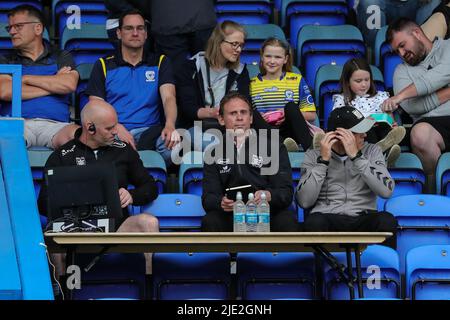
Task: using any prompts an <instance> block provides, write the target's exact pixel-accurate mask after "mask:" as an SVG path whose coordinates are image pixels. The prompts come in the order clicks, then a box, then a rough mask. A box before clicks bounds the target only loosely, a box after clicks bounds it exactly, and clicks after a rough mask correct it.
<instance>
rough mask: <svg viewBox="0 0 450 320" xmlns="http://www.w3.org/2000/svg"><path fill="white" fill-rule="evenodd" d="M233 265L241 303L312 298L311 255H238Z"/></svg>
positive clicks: (287, 253) (313, 278)
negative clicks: (242, 301)
mask: <svg viewBox="0 0 450 320" xmlns="http://www.w3.org/2000/svg"><path fill="white" fill-rule="evenodd" d="M236 264H237V278H238V292H239V295H240V296H241V297H242V299H244V300H268V299H313V298H314V294H315V292H314V285H315V277H314V255H313V254H312V253H309V252H301V253H293V252H282V253H270V252H258V253H256V252H255V253H253V252H251V253H247V252H246V253H238V254H237V257H236Z"/></svg>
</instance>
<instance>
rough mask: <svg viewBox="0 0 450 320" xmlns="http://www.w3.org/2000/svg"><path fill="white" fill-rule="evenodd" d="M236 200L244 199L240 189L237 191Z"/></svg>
mask: <svg viewBox="0 0 450 320" xmlns="http://www.w3.org/2000/svg"><path fill="white" fill-rule="evenodd" d="M236 200H242V193H241V192H240V191H238V192H237V193H236Z"/></svg>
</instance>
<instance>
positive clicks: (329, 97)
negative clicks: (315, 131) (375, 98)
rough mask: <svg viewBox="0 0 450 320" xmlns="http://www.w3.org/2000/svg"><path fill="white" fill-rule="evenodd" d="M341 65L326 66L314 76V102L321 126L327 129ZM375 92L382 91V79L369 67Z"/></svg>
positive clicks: (377, 72)
mask: <svg viewBox="0 0 450 320" xmlns="http://www.w3.org/2000/svg"><path fill="white" fill-rule="evenodd" d="M342 69H343V65H333V64H326V65H323V66H321V67H320V68H319V70H318V71H317V74H316V81H315V88H314V102H315V103H316V108H317V110H318V114H319V119H320V123H321V126H322V127H323V128H325V129H326V128H327V124H328V116H329V115H330V112H331V111H332V110H333V95H334V94H337V93H340V92H341V88H340V85H339V79H340V78H341V74H342ZM370 69H371V70H372V75H373V79H374V81H375V86H376V88H377V90H380V91H384V90H385V87H384V79H383V75H382V74H381V71H380V70H379V69H378V68H377V67H375V66H370Z"/></svg>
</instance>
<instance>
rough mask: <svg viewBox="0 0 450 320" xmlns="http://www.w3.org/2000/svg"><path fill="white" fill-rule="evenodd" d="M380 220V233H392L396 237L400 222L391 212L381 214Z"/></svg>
mask: <svg viewBox="0 0 450 320" xmlns="http://www.w3.org/2000/svg"><path fill="white" fill-rule="evenodd" d="M377 218H378V228H377V229H378V230H377V231H379V232H392V233H393V234H394V235H395V233H396V232H397V226H398V222H397V219H396V218H395V217H394V216H393V215H392V214H391V213H389V212H379V213H378V214H377Z"/></svg>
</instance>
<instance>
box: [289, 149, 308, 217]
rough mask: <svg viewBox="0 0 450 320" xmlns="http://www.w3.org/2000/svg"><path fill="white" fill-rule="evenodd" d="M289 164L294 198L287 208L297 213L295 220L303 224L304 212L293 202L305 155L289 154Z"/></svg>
mask: <svg viewBox="0 0 450 320" xmlns="http://www.w3.org/2000/svg"><path fill="white" fill-rule="evenodd" d="M288 155H289V162H290V163H291V168H292V187H293V188H294V198H293V199H292V203H291V206H290V207H289V210H291V211H294V212H297V219H298V222H303V221H304V219H305V217H304V211H303V208H301V207H300V206H299V205H298V204H297V202H296V201H295V190H296V189H297V185H298V182H299V181H300V178H301V169H300V167H301V165H302V163H303V160H304V159H305V153H304V152H289V154H288Z"/></svg>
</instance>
